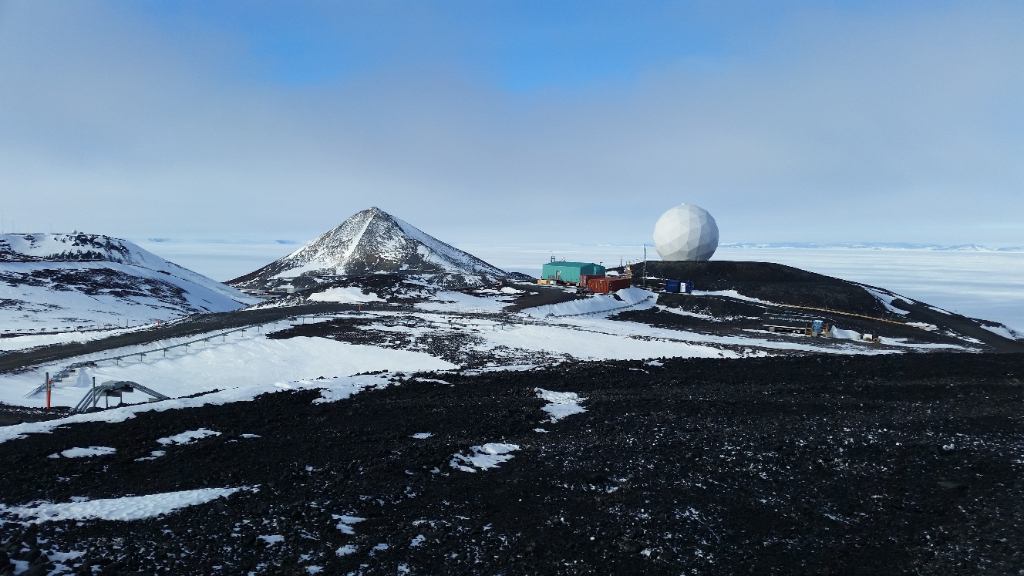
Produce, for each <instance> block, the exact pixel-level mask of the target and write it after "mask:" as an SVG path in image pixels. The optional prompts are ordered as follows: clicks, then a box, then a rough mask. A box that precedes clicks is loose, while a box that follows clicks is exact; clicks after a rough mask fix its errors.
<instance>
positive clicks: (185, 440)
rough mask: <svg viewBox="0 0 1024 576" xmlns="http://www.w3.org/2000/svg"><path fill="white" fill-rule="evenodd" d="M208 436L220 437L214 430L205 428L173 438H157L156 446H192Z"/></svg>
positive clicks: (176, 435)
mask: <svg viewBox="0 0 1024 576" xmlns="http://www.w3.org/2000/svg"><path fill="white" fill-rule="evenodd" d="M210 436H220V432H217V431H216V430H208V429H206V428H200V429H198V430H187V431H185V432H182V433H181V434H175V435H174V436H167V437H166V438H157V439H156V442H157V444H161V445H163V446H170V445H179V446H180V445H184V444H192V443H193V442H196V441H198V440H200V439H202V438H208V437H210Z"/></svg>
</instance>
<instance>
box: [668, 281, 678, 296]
mask: <svg viewBox="0 0 1024 576" xmlns="http://www.w3.org/2000/svg"><path fill="white" fill-rule="evenodd" d="M681 285H682V283H681V282H680V281H679V280H666V281H665V292H673V293H675V294H678V293H679V290H680V288H681Z"/></svg>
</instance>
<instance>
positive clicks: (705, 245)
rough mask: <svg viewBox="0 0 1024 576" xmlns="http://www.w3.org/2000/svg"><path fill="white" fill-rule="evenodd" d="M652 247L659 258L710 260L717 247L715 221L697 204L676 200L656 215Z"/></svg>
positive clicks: (716, 225)
mask: <svg viewBox="0 0 1024 576" xmlns="http://www.w3.org/2000/svg"><path fill="white" fill-rule="evenodd" d="M654 247H655V248H656V249H657V250H658V254H659V255H660V256H661V259H662V260H671V261H704V260H710V259H711V255H712V254H714V253H715V250H717V249H718V224H716V223H715V219H714V218H712V217H711V214H709V213H708V211H707V210H705V209H703V208H701V207H700V206H695V205H693V204H680V205H679V206H676V207H674V208H669V209H668V211H666V212H665V213H664V214H662V215H661V218H658V223H657V224H655V225H654Z"/></svg>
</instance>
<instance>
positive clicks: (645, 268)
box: [641, 242, 647, 289]
mask: <svg viewBox="0 0 1024 576" xmlns="http://www.w3.org/2000/svg"><path fill="white" fill-rule="evenodd" d="M643 274H644V277H643V280H641V281H642V282H643V286H644V288H645V289H646V288H647V242H644V271H643Z"/></svg>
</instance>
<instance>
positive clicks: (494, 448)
mask: <svg viewBox="0 0 1024 576" xmlns="http://www.w3.org/2000/svg"><path fill="white" fill-rule="evenodd" d="M517 450H519V445H518V444H502V443H499V442H489V443H487V444H484V445H482V446H470V448H469V453H468V454H464V453H461V452H460V453H458V454H455V455H454V456H452V459H451V461H450V462H449V463H448V464H449V465H450V466H451V467H452V468H455V469H456V470H462V471H463V472H476V471H477V470H478V469H479V470H489V469H491V468H497V467H498V465H499V464H501V463H502V462H507V461H509V460H511V459H512V456H511V453H512V452H515V451H517Z"/></svg>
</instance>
